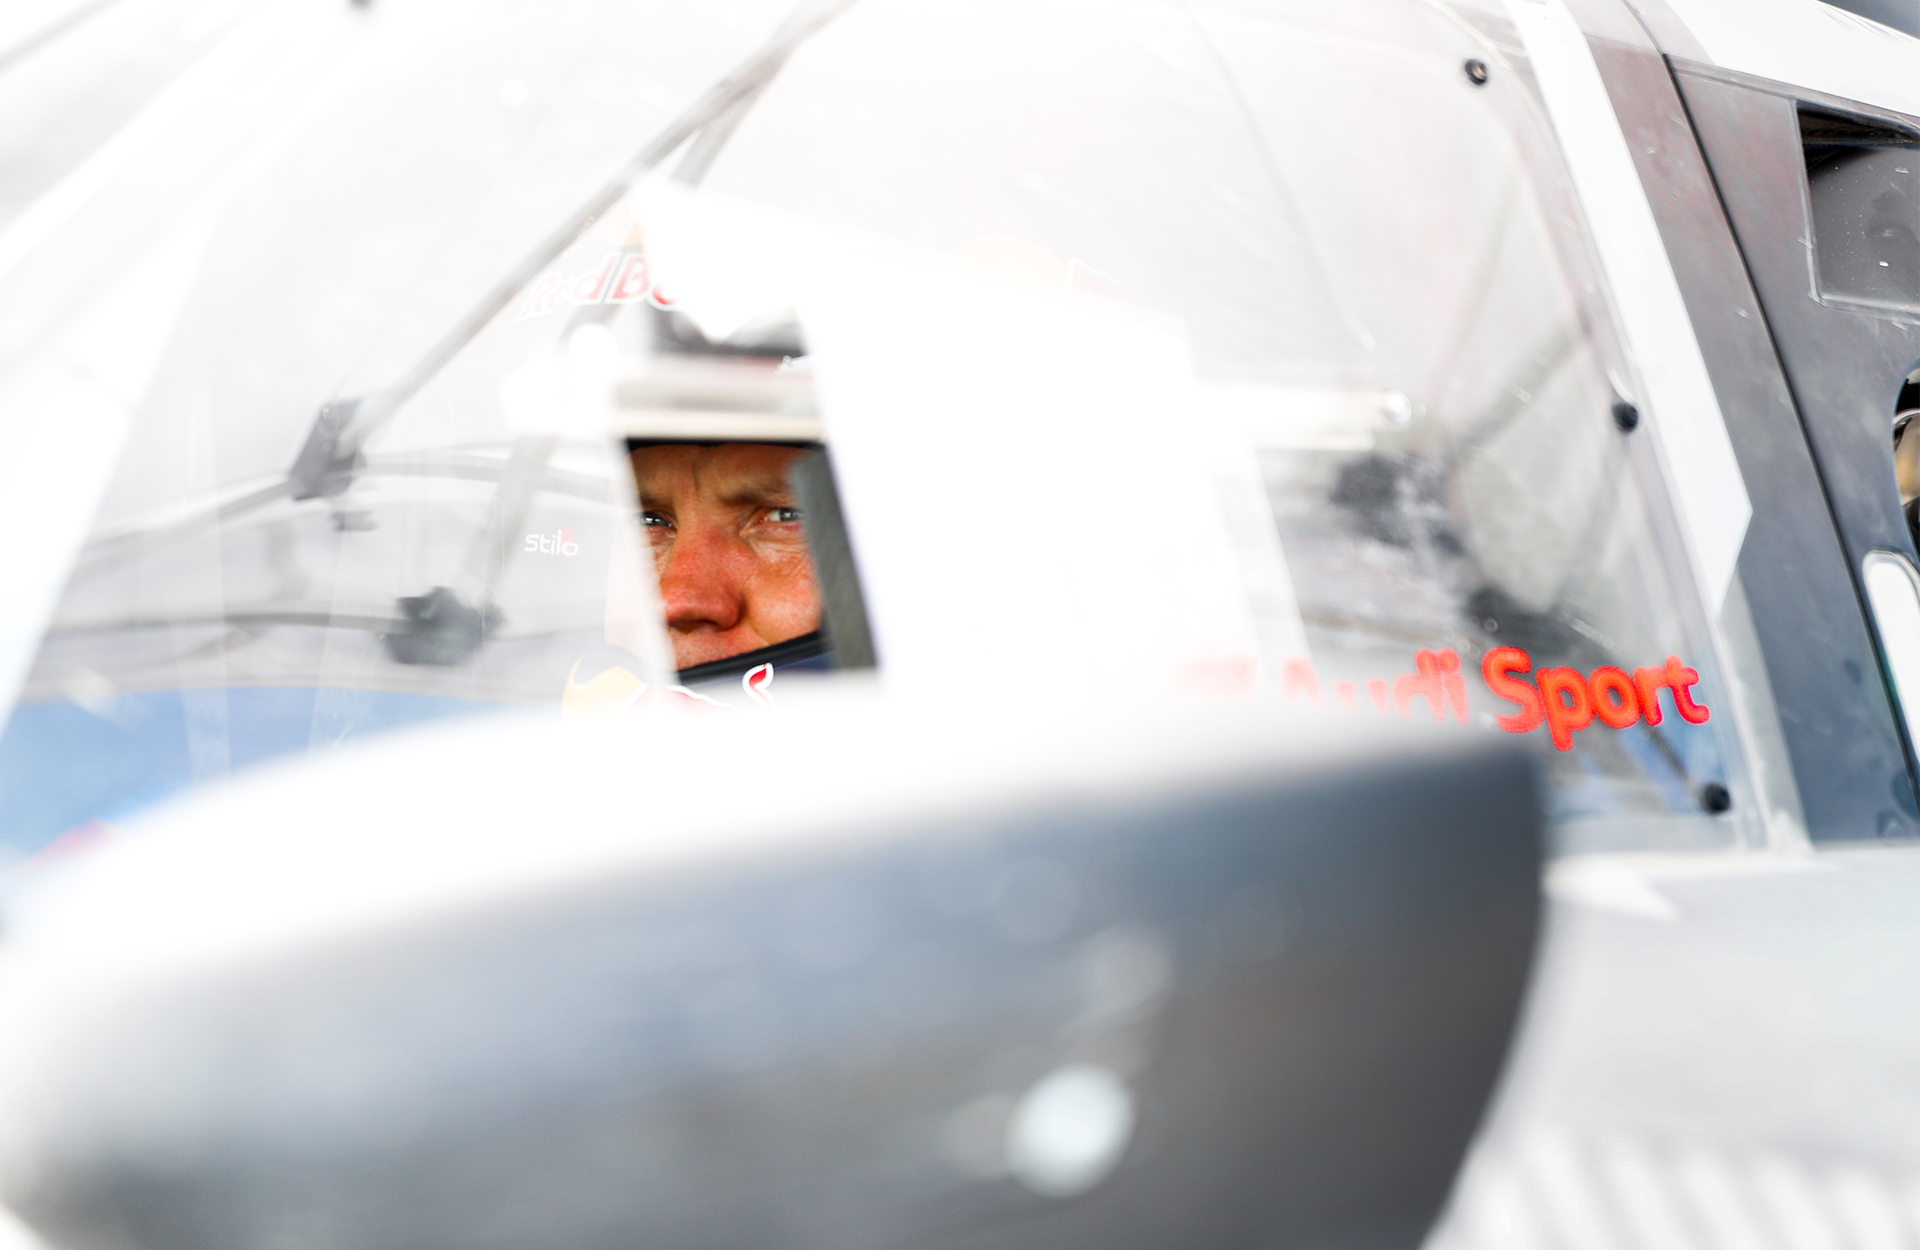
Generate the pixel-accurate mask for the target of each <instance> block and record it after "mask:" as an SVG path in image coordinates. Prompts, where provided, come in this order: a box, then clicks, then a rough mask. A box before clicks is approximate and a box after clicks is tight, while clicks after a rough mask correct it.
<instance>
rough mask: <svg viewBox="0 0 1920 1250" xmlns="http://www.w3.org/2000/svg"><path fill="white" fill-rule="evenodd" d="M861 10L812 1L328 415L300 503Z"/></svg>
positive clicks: (342, 477)
mask: <svg viewBox="0 0 1920 1250" xmlns="http://www.w3.org/2000/svg"><path fill="white" fill-rule="evenodd" d="M852 4H853V0H802V3H801V4H800V6H799V7H798V8H796V9H795V10H794V11H793V12H792V13H791V14H789V15H788V17H787V20H786V21H785V22H784V23H782V24H781V26H780V29H779V30H778V31H776V32H775V33H774V35H773V37H772V38H771V39H769V40H768V41H767V43H766V45H765V46H763V47H762V48H761V49H760V50H759V51H758V52H756V53H755V54H754V55H753V56H751V57H749V58H748V59H747V60H746V61H745V62H743V63H742V64H741V65H740V66H739V67H738V68H736V69H735V70H734V71H733V72H732V73H730V74H728V75H727V76H726V77H725V78H722V79H721V80H720V81H719V82H717V83H715V84H714V85H713V86H712V87H711V88H709V89H708V90H707V92H706V94H705V95H703V96H701V97H700V98H699V99H698V100H696V101H695V102H694V103H693V105H692V106H691V107H689V108H688V109H687V110H686V111H685V112H683V113H681V114H680V115H679V116H678V117H676V118H675V119H674V120H673V121H672V122H670V123H668V125H667V127H666V128H665V129H664V130H662V131H661V132H660V133H659V134H657V135H655V136H654V137H653V139H652V140H651V141H650V142H649V143H648V144H647V145H646V146H645V147H644V148H642V149H641V150H640V152H639V153H638V154H637V155H635V156H634V158H633V159H632V160H630V161H628V162H627V165H626V167H625V168H623V169H622V170H621V171H620V172H619V174H617V175H616V176H615V177H614V178H613V180H612V181H611V182H609V183H607V184H606V185H605V186H604V187H602V188H601V189H600V190H599V191H598V192H596V193H595V194H594V195H593V197H592V198H591V199H589V200H588V201H587V202H586V203H585V204H583V205H582V206H581V207H580V208H579V209H578V210H577V211H575V212H574V213H573V215H572V216H571V217H569V218H568V219H567V223H566V225H565V226H563V227H562V228H561V229H559V230H557V231H556V232H554V233H553V234H552V235H550V236H549V237H548V238H547V239H546V240H544V241H543V242H542V243H541V244H540V246H539V247H537V248H535V249H534V250H533V251H531V252H529V253H528V254H527V255H526V257H525V258H523V259H522V260H521V261H520V263H519V264H517V265H515V266H514V267H513V269H511V270H510V271H508V273H507V274H506V276H505V277H503V278H502V279H501V280H500V281H499V282H498V283H497V284H496V285H495V286H494V287H493V289H492V290H490V291H489V292H487V294H486V296H485V297H484V298H483V299H481V300H480V302H479V303H477V304H475V305H474V306H473V307H472V308H470V309H469V310H468V311H467V313H466V315H465V316H463V317H461V319H460V320H459V321H458V322H456V323H455V324H454V325H453V327H452V328H451V329H449V330H448V331H447V332H446V334H444V335H442V336H441V338H440V341H439V342H437V343H435V344H434V345H433V346H432V347H431V348H430V349H428V351H427V352H426V354H425V355H423V356H421V357H420V359H419V360H418V361H416V362H415V363H414V365H413V367H412V368H410V369H409V370H407V372H406V373H405V374H403V375H402V376H401V377H400V378H398V379H397V380H395V381H394V382H393V384H392V385H390V386H387V387H385V388H383V389H381V390H378V391H372V392H369V393H368V394H366V395H361V396H357V397H354V398H351V399H341V400H335V401H333V402H331V403H328V404H326V405H324V406H323V407H322V408H321V409H320V412H319V415H318V416H316V417H315V418H314V422H313V426H312V428H311V429H309V430H308V432H307V438H306V442H305V443H304V444H303V445H302V446H301V448H300V454H299V455H298V456H296V457H295V458H294V462H293V467H292V468H291V469H290V470H288V473H287V481H288V485H289V487H290V488H291V490H290V493H291V494H292V496H293V498H295V499H315V498H320V497H331V496H334V495H339V494H341V493H343V492H344V491H345V490H346V489H347V488H348V487H349V486H350V485H352V483H353V479H354V475H355V473H356V472H357V471H358V468H359V464H360V449H361V448H362V447H363V446H364V445H365V444H366V440H367V438H368V436H369V435H371V434H372V433H373V432H374V431H375V430H376V429H378V428H379V427H380V426H382V425H384V424H385V423H386V421H387V420H388V419H389V418H390V417H392V416H393V414H394V413H396V412H398V411H399V410H400V408H401V406H402V405H404V404H405V403H406V402H407V401H408V400H409V399H412V398H413V397H414V395H416V394H418V393H419V391H420V390H421V388H423V387H424V386H426V384H427V383H428V382H430V381H432V380H433V378H434V376H435V375H436V374H438V373H439V372H440V370H442V369H444V368H445V367H446V366H447V364H448V362H450V361H451V360H452V359H453V358H454V357H455V356H456V355H458V354H459V353H460V350H461V349H462V348H464V347H465V346H466V345H467V344H468V343H469V342H471V341H472V340H473V338H474V336H475V335H477V334H479V333H480V331H481V330H483V329H484V328H486V326H487V324H488V323H489V322H491V321H492V320H493V319H494V318H495V317H496V316H498V315H499V313H500V311H501V310H502V309H504V308H506V307H507V305H509V304H511V303H512V302H513V300H514V297H515V296H517V295H519V293H520V292H521V291H522V290H523V289H525V287H526V286H527V284H528V283H530V282H532V281H533V280H534V279H535V278H537V277H539V276H540V273H541V271H542V270H544V269H546V267H547V266H548V265H551V264H552V263H553V262H554V261H555V260H557V259H558V258H559V257H560V256H561V255H562V254H563V253H564V252H565V251H566V250H567V249H568V248H569V247H572V246H573V244H574V243H575V242H576V241H578V239H579V237H580V234H581V232H582V231H583V230H585V229H586V228H587V227H588V226H590V225H591V224H592V223H593V222H594V221H596V220H598V219H599V217H600V216H601V214H603V213H605V212H606V211H607V210H608V209H610V208H612V207H613V206H614V205H615V204H617V203H619V202H620V200H621V199H622V198H623V197H624V196H626V195H627V193H628V192H630V191H631V190H633V188H634V185H635V184H636V183H638V182H639V181H640V180H641V179H642V178H644V177H646V176H647V175H648V174H649V173H651V172H652V171H653V170H654V169H655V168H657V167H658V166H659V165H660V163H661V162H662V161H664V160H666V159H667V158H668V157H669V156H671V155H673V153H674V152H676V151H678V150H679V149H680V148H681V146H682V145H684V144H686V143H687V141H688V140H689V139H693V140H694V144H693V146H692V148H690V149H689V150H688V152H687V155H686V157H685V158H684V159H683V161H682V164H681V167H680V169H679V170H677V171H676V173H675V177H676V179H677V180H679V181H682V182H697V181H698V180H699V178H700V177H701V176H702V175H704V174H705V173H706V170H707V168H708V167H709V166H710V165H711V164H712V163H713V160H714V158H715V157H716V156H717V155H718V154H719V149H720V147H721V146H722V145H724V144H725V142H726V140H727V139H728V138H729V137H730V136H731V135H732V133H733V129H734V127H735V126H737V125H738V124H739V122H740V119H741V118H742V117H744V116H745V114H746V111H747V109H748V108H750V107H752V104H753V102H754V101H755V100H756V99H758V98H759V96H760V94H761V93H762V92H764V91H765V90H766V89H767V87H768V86H769V85H770V84H771V83H772V82H773V80H774V77H775V76H776V75H778V74H779V72H780V70H781V68H782V67H783V66H784V65H786V63H787V59H788V58H789V57H791V56H792V55H793V54H794V52H795V50H796V49H798V48H799V47H800V45H801V44H803V43H805V42H806V41H807V40H808V39H810V38H812V37H813V35H814V34H815V33H817V32H818V31H819V30H820V29H821V28H822V27H824V26H826V24H827V23H829V22H831V21H832V20H833V19H834V18H836V17H838V16H839V15H840V14H841V13H842V12H843V11H844V10H846V9H847V8H849V7H851V5H852Z"/></svg>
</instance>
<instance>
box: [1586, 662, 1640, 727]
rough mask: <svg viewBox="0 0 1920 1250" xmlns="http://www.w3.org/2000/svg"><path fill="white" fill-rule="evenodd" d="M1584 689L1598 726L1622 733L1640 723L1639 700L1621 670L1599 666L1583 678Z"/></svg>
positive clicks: (1611, 666)
mask: <svg viewBox="0 0 1920 1250" xmlns="http://www.w3.org/2000/svg"><path fill="white" fill-rule="evenodd" d="M1587 686H1588V688H1589V690H1590V691H1591V692H1592V694H1593V714H1594V715H1595V716H1597V717H1599V718H1600V723H1601V724H1603V725H1611V726H1612V727H1613V728H1615V729H1625V728H1626V727H1627V726H1628V725H1631V724H1633V722H1635V721H1637V720H1639V719H1640V696H1639V694H1638V693H1636V692H1635V691H1634V688H1633V678H1631V677H1629V676H1627V674H1626V670H1625V669H1619V668H1615V667H1614V666H1613V665H1611V664H1606V665H1602V666H1601V667H1599V668H1596V669H1594V670H1593V675H1592V676H1591V677H1588V678H1587ZM1609 695H1611V696H1613V697H1612V698H1609V697H1608V696H1609Z"/></svg>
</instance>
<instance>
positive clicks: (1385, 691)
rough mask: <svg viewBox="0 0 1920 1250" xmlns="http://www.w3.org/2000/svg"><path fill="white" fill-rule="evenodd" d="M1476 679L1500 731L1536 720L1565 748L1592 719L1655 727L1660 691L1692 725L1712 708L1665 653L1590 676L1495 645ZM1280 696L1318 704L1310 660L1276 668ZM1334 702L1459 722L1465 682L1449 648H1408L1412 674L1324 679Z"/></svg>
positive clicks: (1691, 674)
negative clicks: (1540, 664)
mask: <svg viewBox="0 0 1920 1250" xmlns="http://www.w3.org/2000/svg"><path fill="white" fill-rule="evenodd" d="M1480 677H1481V680H1483V681H1484V682H1485V683H1486V686H1487V689H1488V690H1489V691H1490V692H1492V693H1493V694H1494V695H1495V696H1496V697H1497V698H1500V699H1502V700H1505V701H1506V702H1508V703H1511V704H1513V706H1514V709H1515V710H1514V711H1512V712H1510V713H1507V714H1505V715H1497V716H1495V717H1494V718H1493V723H1494V724H1495V725H1497V726H1499V727H1500V728H1501V729H1504V730H1506V731H1507V732H1508V733H1516V734H1523V733H1530V732H1532V731H1533V730H1535V729H1538V728H1539V727H1540V726H1541V725H1542V724H1545V725H1546V727H1547V735H1548V736H1549V737H1550V738H1552V740H1553V745H1554V746H1555V747H1556V748H1558V749H1559V750H1562V751H1571V750H1572V749H1573V735H1574V734H1575V733H1577V732H1578V731H1580V730H1582V729H1585V728H1587V727H1588V726H1589V725H1591V724H1593V723H1594V722H1595V721H1598V722H1600V723H1601V724H1602V725H1606V726H1608V727H1610V728H1613V729H1625V728H1627V727H1628V726H1629V725H1633V724H1635V723H1637V722H1639V721H1642V720H1644V721H1646V723H1647V724H1649V725H1658V724H1659V723H1660V722H1661V721H1662V720H1663V719H1664V718H1665V714H1664V712H1663V710H1662V709H1661V706H1660V692H1661V691H1662V690H1665V691H1667V692H1668V694H1669V697H1670V699H1671V701H1672V704H1673V709H1674V711H1675V712H1677V713H1679V715H1680V719H1682V720H1684V721H1686V722H1687V723H1689V724H1693V725H1702V724H1705V723H1706V722H1707V720H1708V719H1709V718H1710V716H1711V715H1712V713H1711V712H1710V711H1709V710H1708V709H1707V706H1706V705H1705V704H1703V703H1701V702H1700V701H1699V700H1698V699H1696V698H1695V697H1694V695H1693V688H1694V686H1696V685H1697V684H1699V681H1700V674H1699V673H1698V672H1696V671H1694V670H1693V669H1691V668H1688V667H1687V666H1686V665H1684V664H1682V663H1681V662H1680V657H1679V656H1676V655H1670V656H1668V657H1667V659H1666V663H1665V664H1663V665H1660V666H1659V667H1650V668H1636V669H1634V670H1633V671H1632V672H1631V673H1629V672H1627V670H1626V669H1624V668H1618V667H1615V666H1614V665H1611V664H1603V665H1601V666H1600V667H1598V668H1596V669H1594V670H1593V671H1592V672H1590V673H1582V672H1581V671H1580V670H1579V669H1577V668H1567V667H1564V666H1555V667H1550V668H1543V669H1541V670H1540V671H1539V672H1538V673H1534V672H1533V658H1532V657H1531V656H1529V655H1528V654H1527V653H1526V652H1525V651H1522V650H1521V649H1520V648H1519V647H1495V648H1493V650H1491V651H1489V652H1487V654H1486V658H1484V659H1483V660H1481V662H1480ZM1280 685H1281V695H1282V697H1283V698H1284V699H1285V700H1286V701H1287V702H1288V703H1293V702H1302V701H1304V702H1306V703H1309V704H1312V705H1314V706H1316V707H1319V706H1326V703H1327V699H1326V693H1325V691H1324V690H1323V688H1322V686H1321V682H1320V677H1319V675H1318V674H1317V673H1315V672H1314V668H1313V664H1312V662H1311V661H1309V660H1308V659H1307V658H1306V657H1304V656H1293V657H1290V658H1289V659H1288V660H1287V661H1286V662H1285V663H1283V664H1282V665H1281V666H1280ZM1329 685H1330V687H1331V689H1332V692H1333V699H1334V701H1335V702H1336V703H1337V704H1338V705H1339V706H1341V707H1343V708H1347V709H1353V708H1357V707H1359V706H1360V698H1361V694H1362V691H1364V692H1365V697H1366V701H1367V703H1368V704H1370V705H1371V706H1372V707H1373V709H1374V710H1375V711H1376V712H1381V713H1385V714H1387V715H1398V716H1402V717H1407V716H1412V715H1414V714H1415V708H1416V707H1417V706H1420V705H1424V706H1425V707H1426V709H1427V711H1428V712H1429V714H1431V716H1432V717H1433V719H1434V720H1446V719H1447V718H1448V717H1449V716H1451V717H1452V719H1453V720H1455V721H1457V722H1459V723H1460V724H1462V725H1464V724H1466V723H1467V720H1468V715H1467V682H1466V678H1465V677H1464V676H1463V675H1462V674H1461V671H1460V655H1459V653H1458V652H1457V651H1454V650H1453V649H1452V648H1450V647H1446V648H1441V649H1439V650H1431V649H1427V648H1422V649H1421V650H1419V651H1416V652H1414V653H1413V671H1412V672H1411V673H1402V674H1400V675H1399V676H1397V677H1393V678H1386V677H1372V678H1368V679H1366V680H1364V681H1360V682H1354V681H1335V682H1331V683H1329Z"/></svg>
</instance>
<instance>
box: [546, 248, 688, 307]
mask: <svg viewBox="0 0 1920 1250" xmlns="http://www.w3.org/2000/svg"><path fill="white" fill-rule="evenodd" d="M642 302H645V303H649V304H652V305H653V306H654V307H655V308H670V307H672V306H673V300H672V299H671V298H670V297H668V296H667V295H665V294H663V293H662V292H661V290H660V287H659V284H658V283H656V282H655V281H654V280H653V275H652V274H651V273H650V272H649V271H648V268H647V258H646V256H645V255H643V254H642V253H639V252H607V253H605V254H604V255H602V256H601V257H600V259H599V260H598V261H597V262H596V263H594V264H593V265H591V266H589V267H588V268H586V269H580V270H576V271H573V272H568V271H565V270H560V269H552V270H548V271H547V272H546V273H543V274H541V275H540V276H539V277H538V278H537V279H535V280H534V283H533V285H532V286H530V287H528V288H527V293H526V294H525V295H524V296H522V297H521V299H520V305H519V307H518V308H517V309H516V310H515V311H514V315H513V319H514V320H515V321H526V320H529V319H531V318H533V317H543V316H545V315H546V314H548V313H550V312H552V311H554V310H555V309H557V308H582V307H587V306H590V305H595V304H638V303H642Z"/></svg>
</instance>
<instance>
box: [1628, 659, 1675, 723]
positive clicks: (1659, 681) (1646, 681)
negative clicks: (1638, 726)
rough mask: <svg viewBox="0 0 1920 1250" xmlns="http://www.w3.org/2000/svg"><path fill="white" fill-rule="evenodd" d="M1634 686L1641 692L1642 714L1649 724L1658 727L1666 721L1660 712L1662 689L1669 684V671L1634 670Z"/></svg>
mask: <svg viewBox="0 0 1920 1250" xmlns="http://www.w3.org/2000/svg"><path fill="white" fill-rule="evenodd" d="M1633 684H1634V687H1635V689H1637V690H1639V691H1640V714H1641V715H1642V716H1644V717H1646V718H1647V724H1649V725H1658V724H1659V723H1660V722H1661V721H1662V720H1663V719H1665V717H1664V714H1663V713H1662V712H1661V711H1660V687H1662V686H1664V685H1666V684H1667V670H1666V669H1664V668H1636V669H1634V670H1633Z"/></svg>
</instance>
